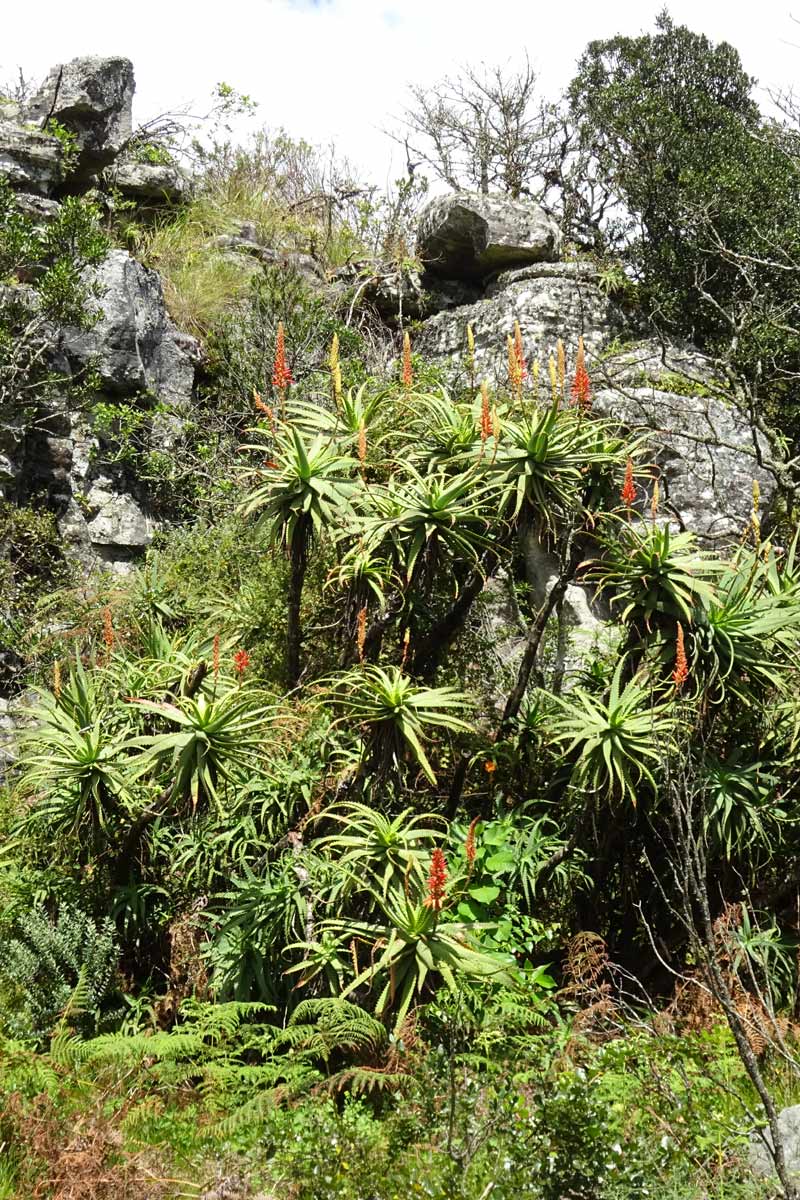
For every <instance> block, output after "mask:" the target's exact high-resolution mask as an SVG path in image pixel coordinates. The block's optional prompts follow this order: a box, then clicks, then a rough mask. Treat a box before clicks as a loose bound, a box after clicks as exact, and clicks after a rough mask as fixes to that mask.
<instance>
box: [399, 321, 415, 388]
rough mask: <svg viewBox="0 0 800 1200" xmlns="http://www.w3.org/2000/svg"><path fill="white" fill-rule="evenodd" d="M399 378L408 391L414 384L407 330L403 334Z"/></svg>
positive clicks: (409, 340) (409, 339)
mask: <svg viewBox="0 0 800 1200" xmlns="http://www.w3.org/2000/svg"><path fill="white" fill-rule="evenodd" d="M400 378H401V381H402V384H403V387H404V388H405V389H406V391H407V392H410V391H411V388H412V387H413V385H414V371H413V368H412V366H411V338H410V337H409V335H408V331H406V332H405V333H404V334H403V372H402V375H401V377H400Z"/></svg>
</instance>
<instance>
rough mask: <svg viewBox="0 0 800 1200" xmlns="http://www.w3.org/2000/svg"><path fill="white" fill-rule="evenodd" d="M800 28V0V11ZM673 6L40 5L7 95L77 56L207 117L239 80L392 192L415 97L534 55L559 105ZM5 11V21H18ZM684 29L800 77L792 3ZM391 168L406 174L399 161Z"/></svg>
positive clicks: (161, 102) (651, 2) (702, 18)
mask: <svg viewBox="0 0 800 1200" xmlns="http://www.w3.org/2000/svg"><path fill="white" fill-rule="evenodd" d="M794 2H795V4H796V13H797V15H798V16H799V17H800V0H794ZM662 6H663V0H606V3H597V0H560V3H558V4H540V5H534V4H532V3H531V0H491V2H490V0H225V3H224V4H223V3H221V0H213V2H212V0H137V3H136V4H135V5H133V6H130V5H128V6H123V5H115V4H113V3H109V0H79V3H78V4H74V5H70V4H65V3H64V2H63V0H38V2H37V3H36V4H35V5H34V4H14V5H8V6H7V7H8V11H4V13H3V39H2V44H0V79H1V78H8V77H10V76H11V75H13V74H15V72H16V68H17V67H18V66H21V67H22V68H23V70H24V71H25V72H26V74H28V75H30V76H31V77H39V76H41V75H43V74H44V73H45V71H46V70H47V69H48V68H49V67H50V66H51V65H52V64H54V63H56V62H60V61H64V59H66V58H71V57H73V56H74V55H77V54H88V53H101V54H102V53H105V54H110V53H114V54H126V55H127V56H128V57H129V58H132V59H133V62H134V66H135V68H136V79H137V96H136V109H135V115H136V116H137V117H138V119H139V120H144V119H146V118H147V117H149V116H152V115H153V114H154V113H156V112H159V111H163V110H165V109H170V108H174V107H177V106H179V105H181V104H183V103H192V102H193V103H194V104H195V105H196V107H197V108H198V109H201V108H202V107H203V105H204V104H206V103H207V98H208V96H209V95H210V93H211V90H212V88H213V87H214V85H215V84H216V83H217V82H219V81H220V80H225V81H226V82H227V83H230V84H232V85H233V86H234V87H236V88H238V89H239V90H241V91H243V92H247V93H249V94H251V95H252V96H253V97H254V98H255V99H256V100H258V102H259V109H258V118H259V121H260V122H261V123H263V124H266V125H269V126H272V127H278V126H283V127H285V128H286V129H287V130H288V131H289V132H290V133H292V134H294V135H295V136H303V137H305V138H306V139H307V140H309V141H313V142H320V143H329V142H330V141H331V140H333V141H335V143H336V145H337V147H338V148H339V149H340V150H341V151H342V152H343V153H346V154H347V156H348V157H349V158H350V159H351V160H353V161H354V162H355V163H357V164H359V165H360V166H361V167H362V168H363V169H364V170H365V171H367V172H368V173H369V174H370V175H371V176H372V177H373V178H374V179H375V180H376V181H377V182H379V183H383V182H386V181H387V180H390V179H392V178H393V177H394V175H395V174H398V173H400V167H401V161H400V159H401V155H400V153H399V152H398V151H397V150H393V148H392V144H391V142H389V140H388V139H387V138H386V137H385V136H384V135H383V134H382V132H381V129H382V128H384V127H386V126H387V125H391V124H392V122H393V118H394V117H395V116H396V115H397V114H398V113H399V112H400V110H401V109H402V107H403V102H404V95H405V88H406V86H407V85H408V84H409V83H426V82H431V81H432V80H434V79H436V78H438V77H439V76H441V75H442V74H444V73H446V72H448V71H450V72H452V71H453V70H454V69H456V68H457V66H458V64H459V63H463V62H472V63H478V62H480V61H481V60H485V61H487V62H490V63H494V62H508V61H511V62H513V61H518V60H519V59H520V57H521V55H522V54H523V53H524V52H525V51H527V52H528V54H529V56H530V59H531V61H532V63H533V65H534V66H535V67H536V68H537V70H538V71H539V73H540V78H541V85H542V89H543V91H544V92H545V93H552V92H554V91H556V90H557V89H559V88H561V87H563V85H564V84H565V83H566V82H567V81H568V80H569V78H570V76H571V73H572V68H573V66H574V63H575V60H576V58H577V57H578V55H579V54H580V52H581V50H582V49H583V47H584V46H585V45H586V43H587V42H588V41H589V40H590V39H591V38H598V37H608V36H610V35H612V34H614V33H620V32H621V33H629V34H635V33H638V32H640V31H641V30H644V29H649V28H652V23H653V19H654V17H655V14H656V13H657V12H658V10H659V9H660V8H661V7H662ZM5 7H6V6H5V5H4V8H5ZM669 7H670V11H671V13H672V15H673V17H674V18H675V19H676V20H677V21H681V22H685V23H686V24H688V25H689V26H690V27H692V28H694V29H696V30H699V31H702V32H704V33H707V34H708V35H709V36H710V37H711V38H713V39H714V40H721V39H727V40H728V41H731V42H733V44H734V45H735V46H737V48H738V49H739V50H740V52H741V54H742V57H743V59H744V63H745V66H746V68H747V69H748V70H749V71H750V72H751V73H752V74H754V75H756V76H758V77H759V78H760V80H761V81H762V82H763V83H764V84H765V85H767V86H773V87H774V86H786V85H788V84H789V83H791V81H792V80H793V79H794V78H796V77H797V76H798V75H799V74H800V49H798V45H799V44H800V25H798V24H797V23H796V22H794V21H793V20H792V12H793V10H792V8H791V6H790V3H789V2H788V0H761V2H760V3H759V4H757V5H755V4H747V5H746V4H743V3H741V4H737V3H732V2H731V0H725V2H722V0H673V2H672V3H671V4H670V5H669ZM392 155H394V159H393V161H392Z"/></svg>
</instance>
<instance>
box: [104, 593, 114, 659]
mask: <svg viewBox="0 0 800 1200" xmlns="http://www.w3.org/2000/svg"><path fill="white" fill-rule="evenodd" d="M115 641H116V638H115V636H114V624H113V622H112V620H111V609H110V608H109V606H108V605H106V607H105V608H104V609H103V643H104V644H105V648H106V651H107V652H108V653H109V654H110V653H111V651H112V650H113V649H114V642H115Z"/></svg>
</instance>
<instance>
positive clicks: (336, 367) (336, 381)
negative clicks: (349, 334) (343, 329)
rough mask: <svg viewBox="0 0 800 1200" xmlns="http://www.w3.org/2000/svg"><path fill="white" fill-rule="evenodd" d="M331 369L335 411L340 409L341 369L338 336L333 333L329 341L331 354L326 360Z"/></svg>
mask: <svg viewBox="0 0 800 1200" xmlns="http://www.w3.org/2000/svg"><path fill="white" fill-rule="evenodd" d="M328 362H329V364H330V369H331V384H332V387H333V399H334V401H335V403H336V409H337V411H338V410H339V408H340V407H341V401H342V367H341V363H340V362H339V335H338V333H335V334H334V335H333V337H332V339H331V353H330V357H329V359H328Z"/></svg>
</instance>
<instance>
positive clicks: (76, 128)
mask: <svg viewBox="0 0 800 1200" xmlns="http://www.w3.org/2000/svg"><path fill="white" fill-rule="evenodd" d="M134 86H135V85H134V80H133V63H132V62H131V61H130V59H128V58H99V57H96V56H92V57H88V58H73V59H72V60H71V61H70V62H67V63H60V64H59V65H58V66H55V67H53V68H52V70H51V71H50V73H49V74H48V76H47V78H46V79H45V80H44V82H43V83H42V85H41V87H40V88H39V89H38V91H37V92H36V93H35V95H34V96H33V97H32V98H31V100H30V101H28V103H27V104H25V105H24V107H23V108H22V112H21V116H22V119H23V120H24V121H29V122H30V123H31V124H33V125H36V126H38V127H39V128H44V127H45V126H46V124H47V122H48V121H49V120H53V121H56V122H58V124H59V125H60V126H63V128H64V129H66V130H68V131H69V133H70V134H71V135H72V136H73V138H74V139H75V148H76V151H77V161H76V163H75V166H74V171H73V179H75V180H84V179H87V178H89V177H91V176H92V175H94V174H96V173H97V171H100V170H102V169H103V167H107V166H108V165H109V164H110V163H112V162H113V161H114V159H115V158H116V156H117V155H118V154H119V152H120V151H121V150H122V148H123V146H124V145H125V142H126V141H127V140H128V139H129V138H130V136H131V132H132V127H133V126H132V105H133V92H134Z"/></svg>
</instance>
